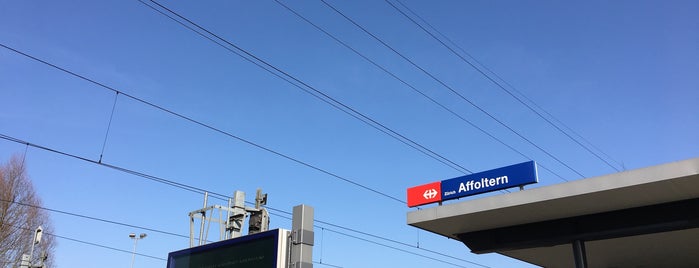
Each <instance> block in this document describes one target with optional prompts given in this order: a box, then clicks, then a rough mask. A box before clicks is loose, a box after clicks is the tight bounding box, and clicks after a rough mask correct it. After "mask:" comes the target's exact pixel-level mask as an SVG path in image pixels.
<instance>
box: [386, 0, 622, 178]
mask: <svg viewBox="0 0 699 268" xmlns="http://www.w3.org/2000/svg"><path fill="white" fill-rule="evenodd" d="M384 1H385V2H386V3H388V4H389V5H390V6H391V7H393V9H394V10H396V11H398V12H399V13H400V14H401V15H403V16H404V17H405V18H407V19H408V20H410V21H411V22H412V23H413V24H415V25H416V26H417V27H418V28H420V29H421V30H422V31H423V32H425V33H426V34H428V35H429V36H430V37H432V38H433V39H434V40H436V41H437V42H439V43H440V44H441V45H442V46H444V47H445V48H447V49H448V50H449V51H450V52H451V53H452V54H454V55H455V56H457V57H458V58H459V59H461V61H463V62H464V63H466V64H468V65H469V66H471V67H472V68H473V69H474V70H476V71H477V72H478V73H480V74H481V75H483V76H484V77H485V78H486V79H487V80H488V81H490V82H492V83H493V84H494V85H496V86H497V87H498V88H500V89H502V90H503V91H505V92H506V93H507V94H508V95H510V96H511V97H512V98H514V99H515V100H517V101H518V102H519V103H521V104H522V105H524V106H525V107H527V108H528V109H529V110H530V111H532V112H533V113H534V114H536V115H537V116H538V117H540V118H541V119H543V120H544V121H546V123H548V124H549V125H551V126H552V127H554V128H555V129H556V130H558V131H559V132H560V133H562V134H563V135H565V136H566V137H568V138H569V139H570V140H572V141H574V142H575V143H577V144H578V145H579V146H580V147H582V148H584V149H585V150H586V151H588V152H589V153H590V154H592V155H594V156H595V157H596V158H597V159H599V160H601V161H602V162H604V163H605V164H607V166H609V167H611V168H612V169H614V170H616V171H620V170H619V169H618V168H617V167H616V166H614V165H612V164H611V163H609V161H607V160H606V159H604V158H602V157H601V156H600V155H598V154H597V153H595V152H594V151H593V150H591V149H590V148H589V147H587V146H585V145H584V144H583V143H581V142H580V141H579V140H578V139H576V138H574V137H573V136H571V135H570V134H569V133H568V132H566V131H564V130H563V129H562V128H561V127H559V126H558V125H557V124H554V123H553V122H552V121H551V120H550V119H549V118H547V117H546V116H544V115H543V114H541V113H540V112H539V111H538V110H536V109H534V107H532V106H531V105H529V104H527V103H526V102H525V101H524V100H522V99H521V98H519V97H517V96H516V95H515V94H514V93H513V92H512V91H510V90H508V89H507V87H505V86H504V85H503V84H501V83H499V82H498V81H497V80H496V78H497V79H499V80H500V81H503V82H504V83H505V84H507V85H508V86H509V87H510V88H512V89H514V90H515V91H517V93H519V94H520V95H522V96H524V97H525V98H526V99H527V100H528V101H529V102H531V103H534V102H533V101H532V100H531V99H529V98H527V97H526V95H524V94H522V92H521V91H519V90H517V89H516V88H514V87H513V86H512V85H511V84H510V83H508V82H507V81H505V80H504V79H503V78H502V77H500V76H499V75H498V74H497V73H495V72H494V71H492V70H491V69H490V68H487V67H486V66H485V65H483V64H482V63H480V62H479V61H478V60H477V59H476V58H474V57H473V56H472V55H471V54H469V53H467V52H466V51H465V50H464V49H462V48H461V47H459V49H461V51H462V52H464V53H465V54H466V55H468V57H470V58H471V59H472V60H473V62H471V61H470V60H468V59H466V58H464V57H463V56H462V55H461V54H459V53H458V52H456V51H455V50H454V49H453V48H452V47H451V46H449V45H447V44H446V43H445V42H443V41H442V40H441V39H439V38H438V37H437V36H435V35H434V34H433V33H432V32H430V31H429V30H427V29H426V28H425V27H423V26H422V25H421V24H420V23H418V22H417V21H415V19H413V18H412V17H410V16H409V15H408V14H406V13H405V12H403V10H401V9H400V8H398V7H397V6H396V5H394V4H393V3H391V1H389V0H384ZM395 1H396V2H398V3H399V4H400V5H401V6H403V7H404V8H405V9H406V10H408V11H409V12H410V13H411V14H413V15H414V16H416V17H418V18H419V19H420V20H421V21H422V22H423V23H425V24H426V25H428V26H429V27H430V28H431V29H432V30H433V31H435V32H436V33H438V34H439V35H440V36H442V37H443V38H445V39H446V40H448V41H449V42H450V43H452V44H455V43H454V42H453V41H451V39H449V38H448V37H446V36H445V35H444V34H442V33H441V32H440V31H438V30H437V29H436V28H434V27H433V26H432V25H431V24H429V23H428V22H427V21H426V20H425V19H423V18H422V17H420V16H419V15H418V14H417V13H415V12H413V11H412V10H411V9H410V8H408V7H407V6H406V5H405V4H403V3H402V2H401V1H400V0H395ZM476 64H478V65H480V66H481V67H483V68H484V69H486V70H487V71H488V72H490V73H492V74H494V76H495V78H493V77H491V76H490V75H488V73H486V72H485V71H483V70H481V69H480V68H478V67H477V66H476ZM534 104H535V105H536V103H534ZM536 106H537V107H538V108H539V109H542V108H541V107H540V106H539V105H536ZM542 110H543V109H542ZM544 112H546V111H545V110H544ZM546 114H548V115H549V116H551V117H553V116H552V115H551V114H550V113H548V112H546ZM557 121H558V122H559V123H561V124H562V122H560V121H559V120H557ZM568 129H570V128H568ZM578 136H580V135H579V134H578ZM581 137H582V136H581ZM588 143H589V142H588ZM598 150H599V149H598ZM605 155H606V154H605ZM607 157H609V155H607Z"/></svg>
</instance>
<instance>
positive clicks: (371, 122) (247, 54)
mask: <svg viewBox="0 0 699 268" xmlns="http://www.w3.org/2000/svg"><path fill="white" fill-rule="evenodd" d="M137 1H139V2H141V3H143V4H144V5H146V6H148V7H149V8H151V9H153V10H155V11H157V12H158V13H160V14H162V15H165V16H166V17H167V18H169V19H171V20H173V21H175V22H177V23H178V24H179V25H182V26H184V27H186V28H187V29H189V30H192V31H194V32H195V33H197V34H198V35H200V36H203V35H205V34H204V33H206V34H208V35H210V36H212V37H213V39H217V40H219V41H221V42H223V43H225V44H227V45H229V46H231V47H233V48H235V49H236V50H237V51H239V52H240V53H235V54H236V55H238V56H240V57H242V58H244V59H246V60H247V61H250V62H252V61H253V59H254V61H255V62H256V63H255V65H257V66H258V67H261V68H263V69H264V70H266V71H268V72H276V73H277V75H276V76H277V77H280V75H281V76H283V77H285V78H288V79H283V80H284V81H287V82H289V83H290V84H292V85H293V86H295V87H298V88H300V89H302V90H303V91H305V92H307V93H309V94H311V95H313V96H314V97H316V98H321V99H323V101H324V102H326V103H328V104H330V105H331V106H333V107H335V108H336V109H338V110H340V111H342V112H344V113H347V114H349V115H351V116H352V117H354V118H356V119H358V120H360V121H362V122H364V123H365V124H368V125H370V126H372V127H374V128H376V129H377V130H379V131H381V132H383V133H385V134H387V135H389V136H391V137H393V138H394V139H397V140H399V141H401V142H402V143H405V144H406V145H408V146H410V147H413V148H414V149H416V150H418V151H420V152H422V153H423V154H425V155H427V156H429V157H431V158H434V159H435V160H437V161H440V162H442V163H443V164H445V165H447V166H449V167H451V168H454V169H456V170H458V171H461V172H463V171H464V170H465V171H468V172H472V171H470V170H469V169H467V168H465V167H463V166H461V165H459V164H458V163H456V162H454V161H452V160H449V159H448V158H446V157H444V156H442V155H441V154H439V153H437V152H435V151H433V150H431V149H429V148H427V147H425V146H423V145H422V144H420V143H418V142H416V141H414V140H412V139H410V138H408V137H406V136H404V135H403V134H400V133H398V132H397V131H395V130H393V129H391V128H389V127H387V126H386V125H384V124H383V123H381V122H378V121H376V120H375V119H372V118H371V117H369V116H367V115H365V114H363V113H361V112H359V111H358V110H356V109H354V108H352V107H350V106H348V105H347V104H344V103H342V102H340V101H338V100H337V99H335V98H333V97H331V96H330V95H327V94H326V93H324V92H322V91H320V90H319V89H317V88H316V87H314V86H311V85H310V84H308V83H306V82H304V81H302V80H300V79H299V78H297V77H295V76H293V75H291V74H290V73H288V72H286V71H284V70H282V69H280V68H278V67H276V66H274V65H272V64H271V63H269V62H268V61H265V60H264V59H262V58H260V57H258V56H256V55H255V54H253V53H251V52H249V51H247V50H245V49H243V48H242V47H240V46H238V45H236V44H234V43H233V42H231V41H229V40H227V39H225V38H223V37H221V36H219V35H217V34H216V33H214V32H211V31H210V30H208V29H206V28H204V27H202V26H201V25H199V24H197V23H195V22H194V21H192V20H190V19H188V18H186V17H184V16H182V15H181V14H179V13H177V12H175V11H173V10H171V9H169V8H168V7H167V6H165V5H163V4H160V3H158V2H156V1H153V0H149V1H150V2H152V3H153V4H155V5H157V6H158V7H160V9H162V10H165V11H166V12H167V13H169V14H172V15H174V16H175V17H177V18H179V19H177V18H175V17H173V16H170V15H168V14H166V13H165V12H163V11H162V10H160V9H158V8H155V7H153V6H151V5H149V4H148V3H146V2H144V0H137ZM180 20H182V21H185V22H186V23H187V24H189V25H191V26H193V27H190V26H189V25H186V24H185V23H184V22H182V21H180ZM194 28H196V29H198V30H196V29H194ZM200 31H201V32H200ZM202 32H204V33H202ZM206 39H208V40H211V39H212V38H209V37H206ZM216 43H217V44H218V45H219V46H221V45H222V44H220V43H219V42H216ZM229 51H230V49H229ZM241 53H242V54H241ZM243 54H244V55H245V56H243ZM248 57H249V58H248ZM268 68H269V69H268ZM272 70H273V71H272ZM292 81H293V82H292ZM309 90H310V92H309Z"/></svg>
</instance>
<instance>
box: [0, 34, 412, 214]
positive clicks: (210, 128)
mask: <svg viewBox="0 0 699 268" xmlns="http://www.w3.org/2000/svg"><path fill="white" fill-rule="evenodd" d="M0 46H1V47H4V48H5V49H8V50H10V51H13V52H15V53H17V54H20V55H22V56H24V57H27V58H29V59H32V60H34V61H36V62H39V63H42V64H45V65H48V66H50V67H53V68H54V69H57V70H60V71H62V72H65V73H67V74H70V75H72V76H74V77H77V78H80V79H82V80H85V81H87V82H90V83H92V84H94V85H97V86H99V87H101V88H104V89H107V90H110V91H113V92H119V94H121V95H122V96H125V97H128V98H129V99H132V100H135V101H137V102H140V103H142V104H145V105H146V106H150V107H152V108H155V109H156V110H160V111H162V112H165V113H167V114H170V115H173V116H175V117H177V118H180V119H183V120H185V121H188V122H190V123H193V124H195V125H198V126H201V127H204V128H206V129H209V130H212V131H214V132H217V133H219V134H222V135H224V136H227V137H229V138H233V139H236V140H238V141H240V142H243V143H245V144H248V145H251V146H253V147H255V148H258V149H261V150H263V151H266V152H268V153H271V154H274V155H276V156H279V157H282V158H284V159H287V160H290V161H292V162H295V163H297V164H300V165H302V166H305V167H308V168H311V169H313V170H316V171H319V172H321V173H324V174H326V175H329V176H331V177H334V178H336V179H339V180H342V181H344V182H347V183H349V184H352V185H354V186H357V187H359V188H362V189H365V190H367V191H370V192H373V193H375V194H378V195H381V196H383V197H386V198H389V199H392V200H394V201H396V202H399V203H402V204H406V202H405V201H404V200H403V199H400V198H398V197H394V196H391V195H389V194H386V193H384V192H381V191H379V190H376V189H374V188H371V187H369V186H366V185H364V184H361V183H359V182H356V181H354V180H351V179H349V178H346V177H344V176H340V175H338V174H336V173H333V172H330V171H328V170H326V169H323V168H320V167H318V166H315V165H312V164H310V163H308V162H305V161H302V160H299V159H297V158H294V157H292V156H290V155H287V154H284V153H281V152H279V151H276V150H273V149H270V148H268V147H265V146H262V145H260V144H258V143H255V142H253V141H250V140H248V139H244V138H242V137H240V136H237V135H234V134H232V133H231V132H228V131H225V130H222V129H220V128H217V127H214V126H212V125H209V124H206V123H203V122H201V121H198V120H196V119H193V118H191V117H188V116H186V115H184V114H181V113H177V112H175V111H173V110H170V109H167V108H164V107H162V106H160V105H157V104H155V103H153V102H149V101H146V100H144V99H141V98H139V97H136V96H134V95H131V94H128V93H125V92H123V91H120V90H118V89H116V88H114V87H110V86H108V85H106V84H103V83H100V82H98V81H96V80H93V79H90V78H88V77H86V76H83V75H80V74H77V73H75V72H73V71H70V70H68V69H65V68H63V67H60V66H58V65H55V64H52V63H50V62H47V61H45V60H42V59H39V58H37V57H34V56H32V55H29V54H27V53H24V52H22V51H19V50H17V49H14V48H12V47H10V46H7V45H5V44H3V43H0ZM90 161H92V160H90ZM114 169H117V168H114Z"/></svg>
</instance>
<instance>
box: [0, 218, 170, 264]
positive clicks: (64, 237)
mask: <svg viewBox="0 0 699 268" xmlns="http://www.w3.org/2000/svg"><path fill="white" fill-rule="evenodd" d="M10 226H12V227H14V228H17V229H22V230H25V231H34V230H32V229H29V228H25V227H21V226H14V225H10ZM43 234H44V235H49V236H53V237H56V238H61V239H65V240H69V241H73V242H77V243H81V244H86V245H91V246H95V247H100V248H106V249H110V250H114V251H119V252H124V253H129V254H135V255H138V256H141V257H146V258H151V259H155V260H161V261H167V260H166V259H164V258H160V257H156V256H151V255H147V254H143V253H138V252H133V251H129V250H124V249H118V248H115V247H110V246H105V245H102V244H97V243H92V242H87V241H84V240H79V239H75V238H70V237H67V236H61V235H57V234H54V233H48V232H43Z"/></svg>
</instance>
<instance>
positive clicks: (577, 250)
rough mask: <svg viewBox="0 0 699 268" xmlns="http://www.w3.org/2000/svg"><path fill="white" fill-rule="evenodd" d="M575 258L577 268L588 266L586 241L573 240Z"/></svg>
mask: <svg viewBox="0 0 699 268" xmlns="http://www.w3.org/2000/svg"><path fill="white" fill-rule="evenodd" d="M573 258H574V259H575V268H587V253H586V252H585V241H581V240H575V241H573Z"/></svg>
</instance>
